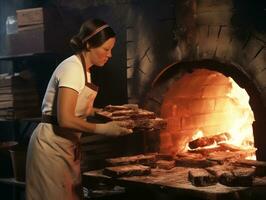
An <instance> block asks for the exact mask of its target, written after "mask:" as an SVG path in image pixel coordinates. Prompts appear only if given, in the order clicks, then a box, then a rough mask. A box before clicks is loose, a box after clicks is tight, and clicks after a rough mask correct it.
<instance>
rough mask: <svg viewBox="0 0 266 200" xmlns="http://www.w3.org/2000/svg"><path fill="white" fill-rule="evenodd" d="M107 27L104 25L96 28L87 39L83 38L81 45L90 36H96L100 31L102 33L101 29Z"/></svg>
mask: <svg viewBox="0 0 266 200" xmlns="http://www.w3.org/2000/svg"><path fill="white" fill-rule="evenodd" d="M107 27H109V25H108V24H105V25H103V26H100V27H99V28H97V29H96V30H95V31H93V32H92V34H90V35H88V36H87V37H85V38H84V39H83V40H82V43H84V42H86V41H87V40H88V39H90V38H91V37H92V36H94V35H96V34H97V33H99V32H100V31H102V30H103V29H105V28H107Z"/></svg>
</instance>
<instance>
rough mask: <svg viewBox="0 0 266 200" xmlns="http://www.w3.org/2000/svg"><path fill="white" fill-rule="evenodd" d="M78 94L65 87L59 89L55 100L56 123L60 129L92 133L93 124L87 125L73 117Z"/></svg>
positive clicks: (93, 129)
mask: <svg viewBox="0 0 266 200" xmlns="http://www.w3.org/2000/svg"><path fill="white" fill-rule="evenodd" d="M77 99H78V92H77V91H75V90H73V89H71V88H67V87H60V88H59V92H58V98H57V121H58V123H59V126H60V127H63V128H70V129H75V130H78V131H84V132H94V131H95V124H93V123H88V122H86V121H84V120H83V119H81V118H78V117H76V116H75V108H76V104H77Z"/></svg>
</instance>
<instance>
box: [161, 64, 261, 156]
mask: <svg viewBox="0 0 266 200" xmlns="http://www.w3.org/2000/svg"><path fill="white" fill-rule="evenodd" d="M161 114H162V117H164V118H166V119H167V120H168V125H167V131H166V132H167V133H166V134H165V135H167V138H168V139H169V138H171V143H168V141H169V140H166V139H165V140H161V141H162V144H163V145H165V147H167V148H165V150H166V151H167V150H169V148H172V150H173V151H175V152H179V151H183V150H185V151H188V150H191V149H190V148H189V142H190V141H193V140H196V139H197V138H200V137H211V136H214V135H218V134H220V133H228V134H229V136H230V137H228V138H227V139H226V140H225V141H222V142H223V143H227V144H230V145H232V148H233V147H237V148H239V149H240V150H244V151H245V150H246V151H249V150H251V152H253V151H252V150H255V149H256V148H255V147H254V136H253V127H252V124H253V122H254V121H255V118H254V114H253V111H252V109H251V107H250V105H249V95H248V93H247V92H246V90H245V89H243V88H241V87H239V85H238V84H237V83H236V82H235V81H234V80H233V79H232V78H231V77H226V76H224V75H223V74H221V73H218V72H214V71H210V70H206V69H198V70H195V71H193V73H190V74H185V75H184V76H182V78H180V79H178V80H177V81H176V82H173V83H172V85H171V87H170V88H169V90H168V91H167V93H166V94H165V98H164V101H163V104H162V108H161ZM163 145H162V146H163ZM219 145H222V144H221V142H214V143H211V144H210V145H209V146H205V147H198V148H214V147H217V146H219ZM227 146H228V145H227ZM254 152H255V151H254ZM254 154H255V153H254ZM249 158H251V159H256V156H255V155H252V156H251V157H249Z"/></svg>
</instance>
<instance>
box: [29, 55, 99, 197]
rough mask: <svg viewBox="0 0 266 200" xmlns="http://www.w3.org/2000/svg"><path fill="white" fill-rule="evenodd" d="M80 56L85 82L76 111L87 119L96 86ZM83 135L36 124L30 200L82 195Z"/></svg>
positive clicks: (30, 176) (31, 162) (30, 145)
mask: <svg viewBox="0 0 266 200" xmlns="http://www.w3.org/2000/svg"><path fill="white" fill-rule="evenodd" d="M81 58H82V59H81V60H82V64H83V68H84V73H85V81H86V82H85V83H86V84H85V87H84V89H83V90H82V91H81V93H80V94H79V96H78V100H77V106H76V110H75V114H76V116H78V117H80V118H83V119H84V120H85V119H86V116H85V113H86V112H87V110H88V108H89V109H92V107H93V102H94V99H95V97H96V95H97V87H96V86H94V85H93V84H91V83H88V81H87V73H86V69H85V61H84V57H83V56H81ZM55 119H56V118H55ZM80 137H81V133H80V132H73V131H70V130H66V129H63V128H60V127H58V126H57V125H55V124H54V123H52V122H50V123H43V122H42V123H40V124H39V125H38V126H37V127H36V129H35V130H34V132H33V134H32V136H31V140H30V143H29V147H28V152H27V167H26V199H27V200H61V199H62V200H76V199H81V198H82V190H81V174H80V150H79V140H80Z"/></svg>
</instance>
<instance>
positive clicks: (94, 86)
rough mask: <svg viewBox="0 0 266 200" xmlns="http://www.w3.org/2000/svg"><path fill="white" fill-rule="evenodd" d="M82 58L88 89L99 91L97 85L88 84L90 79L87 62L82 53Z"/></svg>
mask: <svg viewBox="0 0 266 200" xmlns="http://www.w3.org/2000/svg"><path fill="white" fill-rule="evenodd" d="M79 56H80V58H81V63H82V66H83V71H84V76H85V85H86V86H87V87H89V88H90V89H92V90H94V91H96V92H97V91H98V89H99V87H98V86H97V85H94V84H93V83H89V82H88V77H87V71H86V62H85V58H84V56H83V54H82V53H80V54H79Z"/></svg>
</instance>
